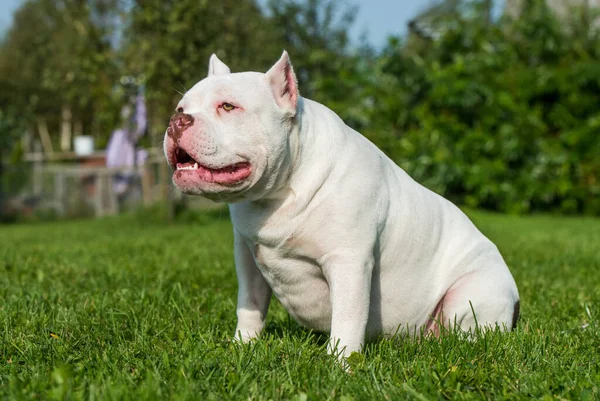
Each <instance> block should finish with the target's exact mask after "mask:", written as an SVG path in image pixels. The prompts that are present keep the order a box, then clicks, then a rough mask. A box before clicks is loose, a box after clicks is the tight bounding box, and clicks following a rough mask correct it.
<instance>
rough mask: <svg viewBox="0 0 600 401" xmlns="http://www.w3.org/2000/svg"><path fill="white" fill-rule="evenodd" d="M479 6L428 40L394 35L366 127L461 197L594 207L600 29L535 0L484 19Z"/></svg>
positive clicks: (422, 176) (488, 204)
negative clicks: (577, 23)
mask: <svg viewBox="0 0 600 401" xmlns="http://www.w3.org/2000/svg"><path fill="white" fill-rule="evenodd" d="M481 5H482V4H481V2H474V4H471V6H470V7H471V8H469V9H468V10H467V11H465V12H463V13H462V14H460V15H459V16H458V17H457V16H454V17H453V19H452V21H451V22H452V23H451V24H450V23H448V24H446V25H444V24H440V25H439V26H438V29H439V30H440V32H439V38H437V39H435V40H433V41H432V42H430V43H425V44H424V43H420V44H419V46H414V43H413V47H411V46H410V43H409V45H408V46H407V45H405V44H403V43H401V42H399V41H391V42H390V44H389V45H388V47H387V48H386V49H385V50H384V52H383V54H382V56H381V59H380V60H379V69H378V70H377V72H376V73H377V74H379V77H378V80H377V82H381V84H380V85H381V88H380V89H381V94H382V95H381V96H376V97H374V105H373V108H372V111H371V113H372V114H371V117H370V124H369V126H368V127H367V130H366V132H367V135H368V136H369V137H370V138H371V139H372V140H373V141H374V142H375V143H377V144H378V145H380V146H381V147H382V148H383V149H384V150H385V151H386V152H387V153H388V154H389V155H390V156H391V157H392V158H393V159H395V160H396V162H398V163H399V164H400V165H401V166H402V167H403V168H405V169H406V170H407V171H408V172H409V173H410V174H411V175H412V176H413V177H414V178H415V179H416V180H417V181H419V182H422V183H424V184H425V185H426V186H428V187H430V188H432V189H434V190H435V191H437V192H439V193H441V194H444V195H445V196H447V197H449V198H451V199H453V200H454V201H456V202H459V203H462V204H467V205H469V206H477V207H485V208H490V209H495V210H501V211H507V212H527V211H532V210H552V211H560V212H567V213H580V212H585V213H594V214H598V213H600V196H599V195H600V180H599V177H600V158H598V157H597V156H598V154H600V139H599V137H598V134H599V133H600V132H599V128H600V126H599V125H598V124H599V122H600V113H599V112H598V109H597V107H596V105H597V104H598V103H599V102H600V90H599V89H600V86H599V85H600V79H599V78H598V77H600V67H599V65H600V64H599V63H598V61H600V60H599V52H598V51H599V45H600V42H599V41H598V30H597V28H591V27H589V29H587V30H584V29H582V28H581V27H579V28H578V30H575V29H567V28H565V26H567V27H568V26H569V25H568V24H565V22H564V21H562V22H559V21H558V20H557V19H556V18H555V16H554V15H553V14H552V13H551V12H550V11H549V10H548V9H547V7H546V6H545V5H544V3H543V2H539V1H538V2H533V5H531V6H530V7H529V8H526V9H525V10H524V12H523V13H522V15H521V16H520V18H519V19H517V20H515V21H511V20H509V19H506V18H505V19H502V20H501V21H499V22H498V23H496V24H490V23H488V22H487V20H486V18H484V16H485V14H482V11H481ZM457 18H458V19H457Z"/></svg>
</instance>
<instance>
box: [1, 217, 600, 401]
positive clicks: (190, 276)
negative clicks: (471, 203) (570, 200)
mask: <svg viewBox="0 0 600 401" xmlns="http://www.w3.org/2000/svg"><path fill="white" fill-rule="evenodd" d="M469 214H470V215H471V216H472V218H473V219H474V221H475V222H476V224H477V225H478V226H479V227H480V228H481V230H482V231H483V232H484V233H485V234H486V235H488V236H489V237H490V238H491V239H492V240H494V241H495V242H496V243H497V244H498V246H499V248H500V250H501V251H502V253H503V255H504V257H505V259H506V261H507V262H508V265H509V266H510V268H511V271H512V272H513V274H514V276H515V279H516V281H517V285H518V287H519V291H520V294H521V314H522V316H521V320H520V322H519V324H518V328H517V330H515V331H514V332H511V333H507V334H500V333H488V334H486V335H485V336H483V337H482V338H479V339H478V340H477V341H475V342H466V341H460V340H459V338H458V336H456V335H448V336H445V337H443V338H441V339H439V340H438V339H432V338H427V339H423V340H421V341H414V340H413V341H407V340H404V341H403V340H402V339H395V340H388V341H381V342H377V343H373V344H370V345H369V346H368V348H367V351H366V353H365V354H364V356H361V355H354V356H353V358H351V361H350V363H351V365H352V371H353V372H352V373H351V374H348V373H345V372H344V371H343V370H342V369H340V368H339V367H338V365H337V363H336V362H335V361H334V360H333V359H332V358H330V357H328V356H327V355H326V352H325V339H326V337H325V336H323V335H320V334H315V333H311V332H309V331H306V330H304V329H302V328H301V327H299V326H298V325H297V324H296V323H295V322H294V321H293V320H291V319H290V318H289V317H288V315H287V313H286V312H285V311H284V310H283V308H282V307H281V305H280V304H279V303H278V302H273V303H272V304H271V310H270V314H269V318H268V325H267V328H266V332H265V335H264V336H263V337H262V338H261V340H259V341H257V342H254V343H251V344H249V345H238V344H235V343H231V342H230V341H229V338H230V336H231V335H232V332H233V330H234V327H235V299H236V288H237V286H236V279H235V271H234V266H233V256H232V229H231V225H230V223H229V220H228V218H227V213H226V212H224V211H221V212H219V211H217V212H210V213H209V212H203V213H200V214H197V215H194V214H188V215H187V218H185V219H180V221H178V222H176V223H174V224H171V225H168V224H163V223H161V222H160V220H159V219H157V218H154V217H152V216H153V214H152V213H149V212H145V213H142V214H138V215H130V216H123V217H119V218H112V219H105V220H100V221H75V222H56V223H44V224H26V225H16V226H0V399H11V400H12V399H23V400H32V399H39V400H48V399H86V400H104V399H130V400H143V399H154V400H156V399H199V400H223V399H243V400H247V399H253V400H266V399H291V400H325V399H336V400H337V399H339V400H346V401H349V400H378V399H382V400H402V399H414V400H429V399H489V400H500V399H526V398H536V399H545V400H553V399H569V400H575V399H577V400H579V399H581V400H598V399H600V220H598V219H595V220H594V219H585V218H563V217H548V216H536V217H512V216H502V215H495V214H487V213H482V212H469ZM184 220H185V221H184Z"/></svg>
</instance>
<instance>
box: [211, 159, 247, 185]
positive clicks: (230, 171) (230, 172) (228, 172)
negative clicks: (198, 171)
mask: <svg viewBox="0 0 600 401" xmlns="http://www.w3.org/2000/svg"><path fill="white" fill-rule="evenodd" d="M209 171H210V173H211V176H212V182H216V183H218V184H235V183H237V182H239V181H241V180H243V179H244V178H246V177H248V176H249V175H250V165H249V164H248V163H240V164H237V165H234V166H228V167H225V168H222V169H219V170H209Z"/></svg>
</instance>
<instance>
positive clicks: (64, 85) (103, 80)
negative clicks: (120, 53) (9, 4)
mask: <svg viewBox="0 0 600 401" xmlns="http://www.w3.org/2000/svg"><path fill="white" fill-rule="evenodd" d="M117 4H118V0H29V1H26V2H25V3H24V4H23V5H22V6H21V8H19V9H18V10H17V12H16V13H15V16H14V22H13V25H12V27H11V28H10V30H9V32H8V34H7V36H6V39H5V41H4V43H3V44H2V46H1V48H0V80H6V81H10V82H11V83H12V84H13V85H14V87H15V91H14V92H13V93H12V100H13V102H17V103H23V104H26V105H27V106H28V109H29V110H30V111H31V112H32V113H33V115H34V116H35V117H36V121H37V123H38V125H39V126H40V128H41V129H42V131H44V130H46V126H47V125H46V121H48V124H50V127H51V129H50V132H51V133H55V132H57V131H58V126H59V124H60V119H61V115H62V114H63V111H65V110H66V111H67V112H68V113H69V114H71V115H72V116H73V121H74V123H75V126H76V128H77V129H78V130H81V131H85V132H86V133H89V134H91V133H93V134H102V133H105V132H103V131H104V130H106V128H107V125H109V124H110V123H111V120H112V119H114V117H113V113H112V108H111V107H110V99H111V98H110V93H111V87H112V85H113V82H114V81H115V75H116V74H115V73H116V60H115V54H114V51H113V49H112V47H111V45H110V39H111V35H112V34H113V32H114V28H115V22H116V21H115V16H116V14H115V10H116V6H117ZM17 98H18V99H17ZM64 146H65V145H64V144H63V147H64Z"/></svg>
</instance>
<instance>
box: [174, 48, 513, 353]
mask: <svg viewBox="0 0 600 401" xmlns="http://www.w3.org/2000/svg"><path fill="white" fill-rule="evenodd" d="M423 135H427V133H423ZM164 151H165V155H166V157H167V160H168V162H169V164H170V165H171V167H172V168H173V169H175V172H174V174H173V182H174V183H175V185H176V186H177V188H179V189H180V190H181V191H183V192H184V193H187V194H194V195H201V196H204V197H207V198H210V199H213V200H219V201H225V202H228V203H230V205H229V207H230V211H231V218H232V221H233V226H234V232H235V233H234V235H235V245H234V250H235V264H236V270H237V276H238V281H239V290H238V304H237V318H238V323H237V328H236V337H238V338H241V339H242V340H243V341H248V340H250V339H252V338H254V337H256V336H258V335H259V333H260V332H261V330H262V329H263V327H264V324H265V318H266V316H267V310H268V308H269V301H270V299H271V292H273V293H275V295H276V296H277V298H278V299H279V300H280V301H281V303H282V304H283V306H284V307H285V308H286V309H287V311H288V312H289V313H290V315H292V317H293V318H294V319H296V321H297V322H299V323H300V324H302V325H303V326H306V327H308V328H311V329H314V330H318V331H326V332H330V333H331V337H330V342H329V350H330V352H331V351H333V350H335V349H336V346H337V347H338V348H337V350H338V351H340V353H341V355H342V356H348V355H349V354H350V353H351V352H353V351H359V350H360V349H361V347H362V345H363V344H364V341H365V339H366V338H374V337H381V336H392V335H394V334H396V333H399V332H400V333H402V332H404V333H406V332H408V333H421V332H433V333H434V334H439V330H440V326H441V325H444V326H445V327H448V328H450V327H454V325H458V326H459V327H460V328H462V329H464V330H469V329H473V328H475V327H476V326H477V325H478V326H481V327H496V326H498V327H500V329H504V330H506V329H510V328H512V327H514V325H515V322H516V319H517V317H518V314H519V295H518V292H517V287H516V285H515V282H514V280H513V277H512V275H511V274H510V272H509V270H508V268H507V266H506V264H505V262H504V260H503V259H502V256H500V253H499V252H498V249H497V248H496V246H495V245H494V244H493V243H492V242H490V241H489V240H488V239H487V238H486V237H485V236H484V235H483V234H481V233H480V232H479V231H478V230H477V228H475V226H474V225H473V224H472V223H471V221H470V220H469V219H468V218H467V217H466V216H465V215H464V214H463V213H462V212H461V211H460V210H459V209H458V208H457V207H456V206H454V205H453V204H452V203H450V202H449V201H447V200H446V199H444V198H442V197H441V196H439V195H437V194H435V193H433V192H431V191H430V190H428V189H427V188H425V187H423V186H421V185H419V184H418V183H417V182H415V181H414V180H413V179H411V178H410V177H409V176H408V175H407V174H406V173H405V172H404V171H403V170H402V169H400V168H399V167H398V166H397V165H396V164H394V163H393V162H392V161H391V160H390V159H389V158H388V157H387V156H386V155H385V154H383V153H382V152H381V151H380V150H379V149H378V148H377V147H376V146H375V145H373V144H372V143H371V142H369V141H368V140H367V139H366V138H365V137H363V136H362V135H361V134H359V133H358V132H356V131H354V130H353V129H352V128H350V127H348V126H347V125H345V124H344V122H343V121H342V120H341V119H340V118H339V117H338V116H337V115H336V114H335V113H334V112H333V111H331V110H330V109H328V108H327V107H325V106H323V105H321V104H319V103H316V102H314V101H311V100H308V99H304V98H302V97H300V94H299V92H298V87H297V82H296V76H295V74H294V70H293V68H292V65H291V63H290V59H289V57H288V54H287V53H286V52H284V53H283V55H282V57H281V58H280V59H279V61H278V62H277V63H276V64H275V65H274V66H273V67H272V68H271V69H270V70H269V71H268V72H267V73H266V74H262V73H256V72H243V73H237V74H232V73H231V72H230V70H229V67H227V66H226V65H225V64H223V63H222V62H221V61H220V60H219V59H218V58H217V57H216V56H215V55H213V56H212V57H211V59H210V63H209V72H208V77H207V78H206V79H203V80H202V81H200V82H199V83H198V84H196V85H195V86H194V87H193V88H192V89H191V90H189V91H188V92H187V93H186V94H185V95H184V96H183V99H181V101H180V102H179V104H178V105H177V113H176V114H175V115H173V117H172V118H171V121H170V124H169V128H168V129H167V132H166V135H165V147H164Z"/></svg>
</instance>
